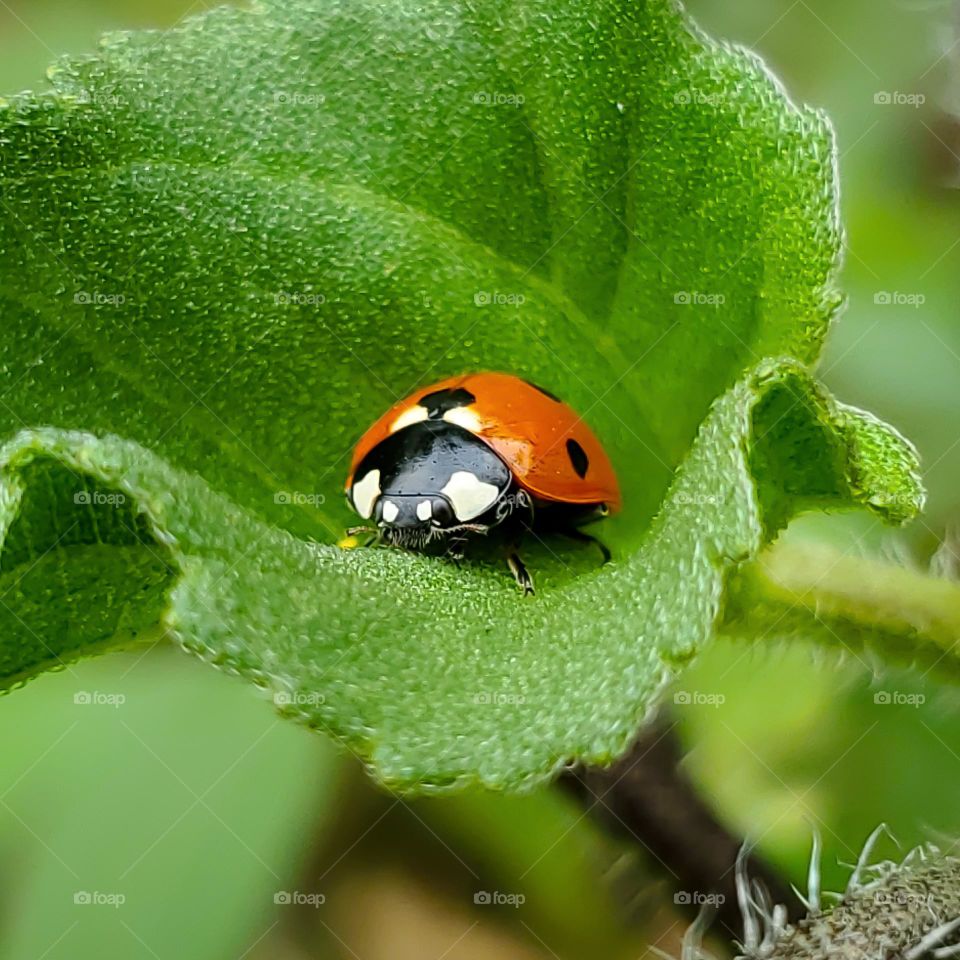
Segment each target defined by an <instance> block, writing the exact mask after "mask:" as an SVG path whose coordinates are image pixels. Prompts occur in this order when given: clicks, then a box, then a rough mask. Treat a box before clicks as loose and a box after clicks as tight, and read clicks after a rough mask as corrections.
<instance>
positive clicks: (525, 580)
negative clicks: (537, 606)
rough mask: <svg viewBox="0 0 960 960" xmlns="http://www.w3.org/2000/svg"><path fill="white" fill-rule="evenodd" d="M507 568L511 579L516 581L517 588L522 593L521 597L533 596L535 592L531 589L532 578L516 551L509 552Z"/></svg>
mask: <svg viewBox="0 0 960 960" xmlns="http://www.w3.org/2000/svg"><path fill="white" fill-rule="evenodd" d="M507 566H508V567H509V568H510V572H511V573H512V574H513V579H514V580H516V581H517V586H518V587H520V589H521V590H522V591H523V595H524V596H525V597H528V596H533V594H534V593H535V592H536V591H535V590H534V589H533V577H531V576H530V571H529V570H527V568H526V566H525V565H524V563H523V561H522V560H521V559H520V557H519V555H518V554H517V552H516V551H514V550H511V551H510V553H508V554H507Z"/></svg>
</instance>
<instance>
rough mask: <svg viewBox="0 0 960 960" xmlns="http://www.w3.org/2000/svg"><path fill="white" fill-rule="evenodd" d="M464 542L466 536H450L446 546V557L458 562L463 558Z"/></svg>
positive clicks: (465, 541)
mask: <svg viewBox="0 0 960 960" xmlns="http://www.w3.org/2000/svg"><path fill="white" fill-rule="evenodd" d="M466 543H467V538H466V537H451V538H450V542H449V544H448V546H447V559H448V560H452V561H453V562H454V563H459V562H460V561H461V560H462V559H463V554H464V548H465V547H466Z"/></svg>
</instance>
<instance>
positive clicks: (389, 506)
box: [383, 500, 400, 523]
mask: <svg viewBox="0 0 960 960" xmlns="http://www.w3.org/2000/svg"><path fill="white" fill-rule="evenodd" d="M399 514H400V508H399V507H398V506H397V505H396V504H395V503H394V502H393V501H392V500H384V501H383V519H384V520H386V522H387V523H393V521H394V520H396V519H397V517H398V516H399Z"/></svg>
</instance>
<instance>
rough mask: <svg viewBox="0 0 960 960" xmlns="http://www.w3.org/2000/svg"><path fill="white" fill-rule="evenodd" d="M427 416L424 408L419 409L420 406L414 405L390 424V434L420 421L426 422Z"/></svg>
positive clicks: (427, 412) (427, 413)
mask: <svg viewBox="0 0 960 960" xmlns="http://www.w3.org/2000/svg"><path fill="white" fill-rule="evenodd" d="M429 415H430V414H429V411H428V410H427V408H426V407H421V406H420V404H418V403H415V404H414V405H413V406H412V407H408V408H407V409H406V410H404V411H403V413H401V414H400V416H399V417H397V419H396V420H394V421H393V423H391V424H390V432H391V433H396V432H397V431H398V430H402V429H403V428H404V427H409V426H410V425H411V424H413V423H420V421H421V420H426V419H427V417H428V416H429Z"/></svg>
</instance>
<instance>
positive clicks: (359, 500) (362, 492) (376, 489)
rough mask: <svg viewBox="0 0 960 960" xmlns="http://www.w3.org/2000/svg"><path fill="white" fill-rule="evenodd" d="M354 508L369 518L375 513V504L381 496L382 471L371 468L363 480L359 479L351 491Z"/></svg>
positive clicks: (366, 518) (365, 518)
mask: <svg viewBox="0 0 960 960" xmlns="http://www.w3.org/2000/svg"><path fill="white" fill-rule="evenodd" d="M350 496H351V498H352V500H353V509H354V510H356V511H357V513H359V514H360V516H361V517H363V519H364V520H369V519H370V517H371V516H372V515H373V505H374V504H375V503H376V502H377V497H379V496H380V471H379V470H371V471H370V472H369V473H368V474H367V475H366V476H365V477H364V478H363V479H362V480H359V481H357V482H356V483H355V484H354V485H353V489H352V490H351V491H350Z"/></svg>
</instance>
